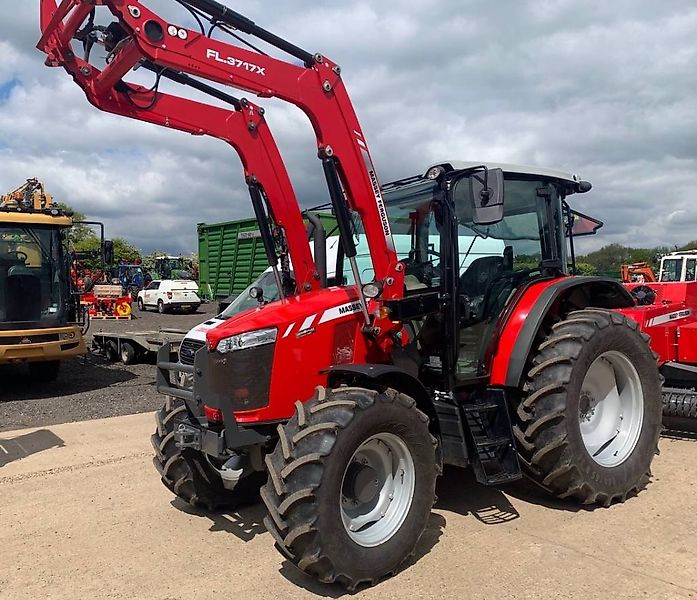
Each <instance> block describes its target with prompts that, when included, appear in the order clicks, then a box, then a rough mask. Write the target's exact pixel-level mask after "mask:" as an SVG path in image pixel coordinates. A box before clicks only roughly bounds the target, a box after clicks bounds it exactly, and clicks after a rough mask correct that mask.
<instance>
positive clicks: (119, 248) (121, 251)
mask: <svg viewBox="0 0 697 600" xmlns="http://www.w3.org/2000/svg"><path fill="white" fill-rule="evenodd" d="M113 242H114V264H119V263H132V262H134V261H135V260H136V259H137V258H140V249H138V248H136V247H135V246H134V245H133V244H131V243H130V242H128V241H126V240H125V239H123V238H114V240H113Z"/></svg>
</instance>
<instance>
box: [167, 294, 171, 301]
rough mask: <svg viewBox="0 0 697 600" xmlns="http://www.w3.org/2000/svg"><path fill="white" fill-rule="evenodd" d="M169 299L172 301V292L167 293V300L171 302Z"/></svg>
mask: <svg viewBox="0 0 697 600" xmlns="http://www.w3.org/2000/svg"><path fill="white" fill-rule="evenodd" d="M171 299H172V292H167V300H171Z"/></svg>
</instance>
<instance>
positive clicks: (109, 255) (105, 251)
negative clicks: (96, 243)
mask: <svg viewBox="0 0 697 600" xmlns="http://www.w3.org/2000/svg"><path fill="white" fill-rule="evenodd" d="M102 256H104V264H107V265H110V264H111V263H113V262H114V242H112V241H111V240H104V244H103V246H102Z"/></svg>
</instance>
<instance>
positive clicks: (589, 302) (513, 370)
mask: <svg viewBox="0 0 697 600" xmlns="http://www.w3.org/2000/svg"><path fill="white" fill-rule="evenodd" d="M632 306H634V300H633V299H632V297H631V295H630V294H629V292H628V291H627V290H626V289H625V288H624V287H623V286H622V285H621V284H620V283H618V282H617V281H615V280H613V279H608V278H605V277H563V278H560V279H552V280H545V281H539V282H536V283H533V284H532V285H530V286H529V287H527V288H525V289H524V290H523V291H522V293H521V294H520V295H519V296H518V297H517V301H514V303H513V306H511V307H509V309H508V311H507V313H506V314H505V315H504V317H503V318H504V323H503V326H502V329H501V333H500V336H499V339H498V344H497V347H496V350H495V353H494V357H493V360H492V364H491V384H492V385H505V386H508V387H514V388H519V387H520V385H521V381H522V379H523V375H524V369H525V367H526V365H527V362H528V358H529V356H530V353H531V352H532V351H533V347H534V344H535V340H536V339H537V338H538V335H539V334H540V329H541V327H542V326H543V324H544V323H545V322H546V321H548V320H549V319H550V318H551V317H553V316H557V315H563V314H566V313H567V312H569V311H570V310H580V309H583V308H587V307H595V308H607V309H619V308H629V307H632Z"/></svg>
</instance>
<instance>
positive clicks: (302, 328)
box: [298, 313, 317, 333]
mask: <svg viewBox="0 0 697 600" xmlns="http://www.w3.org/2000/svg"><path fill="white" fill-rule="evenodd" d="M316 316H317V313H315V314H314V315H310V316H309V317H307V319H305V320H304V321H303V324H302V325H301V326H300V330H299V331H298V333H300V332H301V331H305V329H309V328H310V327H312V321H314V320H315V317H316Z"/></svg>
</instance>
